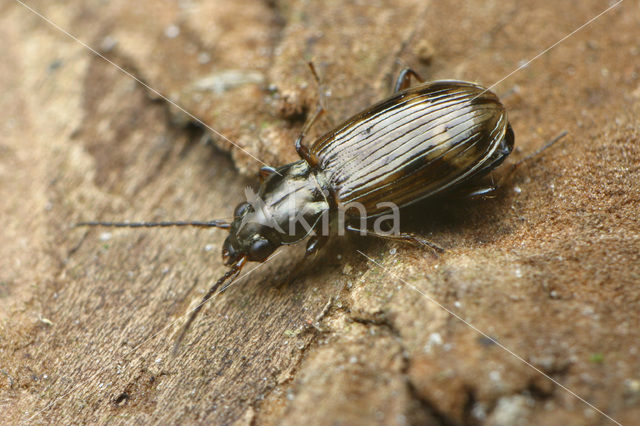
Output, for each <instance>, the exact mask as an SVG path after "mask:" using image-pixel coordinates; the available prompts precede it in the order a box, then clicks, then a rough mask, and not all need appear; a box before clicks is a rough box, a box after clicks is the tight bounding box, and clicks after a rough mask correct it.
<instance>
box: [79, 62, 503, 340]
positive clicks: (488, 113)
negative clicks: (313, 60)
mask: <svg viewBox="0 0 640 426" xmlns="http://www.w3.org/2000/svg"><path fill="white" fill-rule="evenodd" d="M310 66H311V70H312V72H313V74H314V77H315V78H316V80H318V78H317V74H316V73H315V70H314V69H313V66H312V65H310ZM412 77H413V78H416V79H417V80H418V81H419V82H420V84H417V85H415V86H412V87H411V78H412ZM323 113H324V108H323V107H322V102H319V103H318V108H317V110H316V111H315V113H314V114H313V116H312V118H311V119H310V120H308V121H307V123H306V124H305V126H304V127H303V129H302V131H301V133H300V136H299V137H298V138H297V140H296V142H295V148H296V151H297V153H298V154H299V156H300V160H298V161H295V162H293V163H290V164H285V165H283V166H280V167H277V168H272V167H263V168H262V169H260V180H261V183H260V187H259V191H258V194H257V197H256V199H255V200H260V202H261V204H260V205H258V204H257V203H255V202H251V200H249V201H247V202H243V203H241V204H240V205H238V206H237V207H236V209H235V212H234V218H233V220H232V221H231V222H225V221H221V220H213V221H205V222H197V221H185V222H138V223H130V222H81V223H78V224H77V226H106V227H164V226H195V227H216V228H221V229H227V230H228V231H229V235H228V236H227V238H226V240H225V241H224V244H223V248H222V256H223V261H224V263H225V265H227V266H229V269H228V271H227V272H226V273H225V274H224V275H223V276H222V277H221V278H220V279H219V280H218V281H217V282H216V283H215V284H213V285H212V286H211V288H210V289H209V291H208V292H207V293H206V295H205V296H204V298H203V300H202V303H200V304H199V305H198V307H197V308H196V309H194V310H193V311H192V312H191V316H190V317H189V319H188V320H187V322H186V324H185V326H184V328H183V329H182V333H181V334H180V335H179V337H178V339H177V342H176V347H177V346H178V345H179V343H180V341H181V340H182V338H183V337H184V335H185V334H186V331H187V330H188V328H189V326H190V325H191V323H192V322H193V320H194V319H195V317H196V316H197V314H198V312H199V311H200V309H201V307H202V306H203V305H204V303H205V302H206V301H207V300H209V298H210V297H211V296H212V295H213V294H214V293H215V292H216V291H217V290H218V289H220V292H222V291H224V290H225V289H226V288H227V287H228V286H229V284H226V285H224V284H225V283H230V282H231V281H233V279H234V278H235V277H237V276H238V274H239V273H240V271H241V269H242V267H243V266H244V265H245V264H246V262H248V261H254V262H264V261H265V260H266V259H267V258H268V257H269V256H270V255H271V254H272V253H273V252H274V251H275V250H276V249H277V248H278V247H280V246H282V245H289V244H294V243H297V242H299V241H301V240H304V239H307V241H308V242H307V247H306V254H307V255H309V254H312V253H314V252H316V251H317V250H318V249H320V248H321V247H322V246H323V245H324V244H325V243H326V241H327V239H328V237H329V235H327V233H326V232H322V230H321V229H320V222H321V219H322V218H327V217H328V218H329V222H330V223H331V224H335V221H336V218H337V217H338V216H339V215H340V214H342V215H343V217H345V218H346V221H347V223H348V224H347V226H346V230H347V231H350V232H359V233H363V234H370V235H374V236H380V237H384V238H395V239H401V240H404V241H409V242H414V243H420V244H424V245H427V246H429V247H431V248H432V249H433V250H435V251H438V252H440V251H443V249H442V248H440V247H439V246H437V245H436V244H434V243H432V242H430V241H427V240H424V239H422V238H420V237H418V236H415V235H412V234H406V233H399V234H395V235H389V234H382V233H380V232H375V231H370V230H367V229H363V228H358V227H355V226H354V225H353V221H355V220H361V223H363V222H362V220H363V219H370V218H375V217H378V216H380V215H382V214H385V213H386V212H388V211H389V205H394V206H397V207H398V208H403V207H406V206H408V205H410V204H413V203H416V202H418V201H421V200H425V199H428V198H431V197H433V196H435V195H437V194H441V193H443V192H445V191H451V190H453V189H457V188H461V187H464V186H465V185H466V184H468V183H469V182H471V181H473V180H476V179H478V178H480V177H482V176H484V175H486V174H487V173H489V172H490V171H492V170H493V169H495V168H496V167H497V166H499V165H500V164H501V163H502V162H503V161H504V160H505V158H506V157H507V156H508V155H509V154H510V153H511V152H512V150H513V147H514V141H515V137H514V133H513V130H512V128H511V125H510V123H509V120H508V117H507V112H506V110H505V108H504V106H503V105H502V104H501V102H500V100H499V99H498V97H497V96H496V95H495V94H494V93H493V92H491V91H489V90H488V89H486V88H484V87H482V86H480V85H478V84H475V83H471V82H466V81H456V80H441V81H433V82H424V81H423V80H422V79H421V78H420V77H419V76H418V74H417V73H416V72H415V71H413V70H411V69H409V68H407V69H404V70H403V71H402V72H401V73H400V74H399V76H398V78H397V80H396V84H395V87H394V91H393V93H392V94H391V96H389V97H388V98H386V99H384V100H382V101H380V102H378V103H376V104H374V105H373V106H371V107H369V108H367V109H365V110H364V111H362V112H360V113H359V114H356V115H354V116H353V117H351V118H349V119H347V120H346V121H344V122H343V123H342V124H340V125H339V126H337V127H336V128H334V129H333V130H331V131H329V132H327V133H326V134H324V135H323V136H321V137H319V138H318V139H316V140H315V141H314V142H313V143H311V144H310V145H308V146H307V145H306V144H305V143H304V138H305V136H306V133H307V132H308V130H309V128H310V127H311V126H312V125H313V123H314V122H316V120H317V119H318V118H319V117H320V116H321V115H322V114H323ZM490 189H492V188H489V189H488V190H490ZM493 189H495V188H493ZM488 190H487V191H488ZM487 191H484V190H483V191H481V192H480V193H485V192H487ZM477 193H478V192H477V191H476V194H477ZM255 200H254V201H255ZM354 203H359V205H361V206H363V207H364V213H363V212H362V210H359V209H351V208H350V205H352V204H354ZM298 219H303V220H298ZM292 223H293V226H290V225H291V224H292ZM305 223H307V224H308V223H311V224H312V226H311V229H309V226H303V225H304V224H305ZM288 225H289V226H288ZM284 228H288V232H285V231H284ZM332 232H333V231H332Z"/></svg>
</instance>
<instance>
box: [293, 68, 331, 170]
mask: <svg viewBox="0 0 640 426" xmlns="http://www.w3.org/2000/svg"><path fill="white" fill-rule="evenodd" d="M308 65H309V69H310V70H311V74H312V75H313V79H314V80H315V81H316V85H317V86H318V106H317V107H316V111H315V112H314V113H313V116H311V118H310V119H309V120H307V122H306V123H305V125H304V127H303V128H302V132H301V133H300V136H298V139H296V144H295V146H296V151H297V152H298V155H299V156H300V158H302V159H303V160H305V161H306V162H307V163H309V165H310V166H311V167H313V168H316V167H317V166H318V163H319V160H318V157H316V156H315V155H313V154H311V152H309V148H308V147H307V146H306V145H304V144H303V143H302V140H303V139H304V137H305V136H306V134H307V132H308V131H309V129H311V126H313V125H314V124H315V122H316V121H318V119H319V118H320V117H321V116H322V115H323V114H324V113H325V107H324V103H325V102H324V92H323V91H322V83H321V82H320V77H318V73H317V72H316V68H315V66H313V62H309V63H308Z"/></svg>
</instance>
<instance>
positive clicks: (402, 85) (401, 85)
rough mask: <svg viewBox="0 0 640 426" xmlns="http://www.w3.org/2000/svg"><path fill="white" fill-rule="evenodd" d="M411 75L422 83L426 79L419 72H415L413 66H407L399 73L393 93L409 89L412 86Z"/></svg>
mask: <svg viewBox="0 0 640 426" xmlns="http://www.w3.org/2000/svg"><path fill="white" fill-rule="evenodd" d="M411 77H413V78H415V79H416V80H418V81H419V82H420V83H424V79H423V78H422V77H420V75H418V73H417V72H415V71H414V70H412V69H411V68H405V69H403V70H402V71H400V74H398V78H397V79H396V84H395V86H393V93H396V92H399V91H401V90H404V89H408V88H409V87H410V86H411Z"/></svg>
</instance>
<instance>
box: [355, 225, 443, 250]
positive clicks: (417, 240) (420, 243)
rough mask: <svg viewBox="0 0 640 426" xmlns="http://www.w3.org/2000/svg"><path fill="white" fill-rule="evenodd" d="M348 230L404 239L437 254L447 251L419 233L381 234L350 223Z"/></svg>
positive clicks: (385, 237) (396, 239)
mask: <svg viewBox="0 0 640 426" xmlns="http://www.w3.org/2000/svg"><path fill="white" fill-rule="evenodd" d="M347 231H351V232H358V233H360V234H361V235H362V234H364V235H370V236H373V237H378V238H383V239H386V240H395V241H402V242H406V243H409V244H413V245H417V246H427V247H429V248H430V249H431V250H432V253H433V254H434V255H436V256H437V255H438V254H439V253H444V251H445V250H444V249H443V248H442V247H440V246H439V245H437V244H436V243H434V242H432V241H429V240H427V239H424V238H422V237H418V236H417V235H414V234H409V233H404V232H403V233H400V234H380V233H377V232H374V231H370V230H368V229H360V228H356V227H353V226H350V225H348V226H347Z"/></svg>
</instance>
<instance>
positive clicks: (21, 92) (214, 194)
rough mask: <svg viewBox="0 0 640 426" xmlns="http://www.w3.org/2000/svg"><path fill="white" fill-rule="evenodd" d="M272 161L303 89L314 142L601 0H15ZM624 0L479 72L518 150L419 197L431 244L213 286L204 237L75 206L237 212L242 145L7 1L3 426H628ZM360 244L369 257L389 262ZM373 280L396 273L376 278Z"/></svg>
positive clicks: (161, 213)
mask: <svg viewBox="0 0 640 426" xmlns="http://www.w3.org/2000/svg"><path fill="white" fill-rule="evenodd" d="M27 3H28V4H29V5H30V6H32V7H34V8H36V9H37V10H38V11H39V12H41V13H42V14H43V15H45V16H46V17H48V18H50V19H52V20H53V21H54V22H55V23H57V24H58V25H59V26H60V27H62V28H64V29H66V30H68V31H69V32H70V33H72V34H73V35H75V36H76V37H78V38H79V39H80V40H82V41H83V42H86V43H87V44H89V45H90V46H93V47H94V48H96V49H97V50H99V51H100V52H101V53H102V54H104V55H105V56H106V57H108V58H109V59H110V60H112V61H113V62H114V63H117V64H119V65H120V66H122V67H124V68H125V69H126V70H128V71H129V72H131V73H133V74H134V75H136V76H137V77H138V78H140V79H141V80H142V81H144V82H145V83H146V84H148V85H150V86H151V87H153V88H154V89H156V90H158V91H159V92H161V93H162V94H164V95H166V96H167V97H169V98H171V99H173V100H174V101H175V102H176V103H177V104H178V105H180V106H181V107H183V108H185V109H186V110H188V111H189V112H191V113H192V114H194V115H195V116H197V117H199V118H201V119H202V120H203V121H204V122H205V123H207V124H208V125H210V126H211V127H212V128H214V129H216V130H217V131H219V132H222V133H223V134H224V135H226V136H227V137H228V138H229V139H231V140H233V141H235V142H237V143H238V144H239V145H240V146H242V147H243V148H244V149H246V150H247V151H249V152H250V153H251V154H252V155H254V156H255V157H257V158H259V159H260V160H261V161H264V162H265V163H267V164H271V165H279V164H283V163H286V162H289V161H292V160H294V159H295V158H296V155H295V151H294V149H293V141H294V139H295V136H296V135H297V133H298V132H299V130H300V128H301V126H302V124H303V123H304V120H305V118H306V116H307V113H308V111H309V110H310V109H311V108H313V106H314V102H315V98H316V88H315V85H314V82H313V79H312V77H311V76H310V74H309V72H308V70H307V67H306V61H308V60H313V61H314V63H315V64H316V68H317V69H318V72H319V74H320V75H321V76H322V78H323V81H324V85H325V90H328V91H330V96H328V104H329V108H330V112H329V114H328V117H327V119H326V120H322V121H321V122H320V123H319V124H318V125H317V126H316V129H315V132H316V134H317V133H318V132H322V131H324V130H327V129H329V128H330V126H331V123H332V122H334V123H335V122H338V121H339V120H341V119H344V118H346V117H347V116H348V115H350V114H352V113H355V112H357V111H359V110H360V109H362V108H364V107H366V106H367V105H369V104H371V103H372V102H374V101H376V100H378V99H380V98H382V97H383V96H385V95H386V94H387V93H388V92H389V89H390V87H391V82H392V79H393V77H394V75H395V74H396V73H397V71H398V70H399V69H401V68H402V67H403V66H405V65H410V66H412V67H414V68H416V69H417V70H418V71H419V72H420V73H421V74H422V75H423V76H425V77H426V78H427V79H442V78H452V79H465V80H471V81H477V82H478V83H480V84H483V85H485V86H490V85H492V84H493V83H494V82H497V81H499V80H500V79H502V78H503V77H504V76H506V75H508V74H509V73H510V72H512V71H513V70H515V69H516V68H517V67H518V66H519V65H521V64H523V63H524V62H525V61H526V60H528V59H530V58H532V57H534V56H535V55H537V54H538V53H540V52H541V51H542V50H544V49H545V48H547V47H548V46H551V45H552V44H554V43H555V42H556V41H558V40H560V39H561V38H562V37H564V36H565V35H567V34H569V33H570V32H571V31H573V30H574V29H576V28H577V27H579V26H580V25H582V24H583V23H585V22H586V21H587V20H589V19H590V18H592V17H594V16H596V15H597V14H598V13H600V12H601V11H602V10H604V9H605V8H606V7H607V6H608V5H609V4H608V3H606V2H601V1H591V0H589V1H584V2H579V3H575V2H571V3H567V4H565V3H563V2H555V1H547V0H545V1H541V2H535V3H534V2H522V1H515V0H508V1H503V2H463V1H452V2H436V1H426V2H425V1H418V0H401V1H390V0H389V1H387V0H383V1H378V2H343V1H326V2H313V1H310V2H294V1H284V0H280V1H279V0H275V1H263V2H260V1H255V0H239V1H234V2H229V1H224V0H218V1H215V0H213V1H206V2H205V1H191V2H164V1H163V2H141V3H136V2H126V1H124V0H113V1H110V2H103V1H98V0H92V1H84V2H80V1H66V2H46V1H29V2H27ZM639 21H640V10H639V9H638V7H637V5H636V4H635V3H633V2H629V1H627V2H624V3H623V4H622V5H621V6H619V7H618V8H616V9H615V10H613V11H611V12H610V13H608V14H606V15H605V16H603V17H602V18H600V19H599V20H597V21H595V22H594V23H592V24H591V25H589V26H588V27H587V28H585V29H584V30H582V31H580V32H578V33H577V34H575V35H573V36H572V37H570V38H569V39H567V40H566V41H565V42H563V43H562V44H560V45H559V46H557V47H556V48H555V49H553V50H552V51H550V52H549V53H548V54H545V55H544V56H542V57H541V58H540V59H538V60H536V61H535V62H533V63H532V64H530V65H528V66H527V67H525V68H524V69H522V70H521V71H519V72H518V73H516V74H514V75H513V76H511V77H510V78H508V79H506V80H504V81H503V82H501V83H500V84H499V85H497V86H496V87H494V88H493V89H492V90H494V91H495V92H496V93H497V94H498V95H499V96H500V98H501V99H502V100H503V101H504V104H505V106H506V108H507V110H508V113H509V117H510V120H511V123H512V125H513V128H514V131H515V135H516V147H517V149H516V151H515V152H514V153H513V154H512V156H511V157H510V159H509V160H508V162H514V161H517V160H518V159H520V158H522V157H523V156H525V155H526V154H527V153H530V152H532V151H534V150H535V149H536V148H538V147H540V146H541V145H542V144H543V143H544V141H546V140H548V139H550V138H551V137H553V136H554V135H556V134H557V133H559V132H560V131H561V130H564V129H566V130H567V131H568V132H569V135H568V136H567V137H566V138H565V139H564V140H563V142H562V143H561V144H560V145H559V146H557V147H554V148H553V149H551V150H549V151H548V152H547V153H545V154H544V155H543V156H541V157H539V158H538V159H537V160H536V161H533V162H531V163H528V164H527V165H525V166H523V167H521V168H520V169H519V170H518V171H517V172H516V173H515V174H514V175H513V176H512V177H511V178H510V179H509V181H508V183H507V184H506V186H505V188H504V190H503V191H502V192H501V193H500V194H499V196H498V197H496V198H493V199H489V200H480V201H473V202H461V201H451V202H446V203H440V204H438V205H436V206H433V205H432V206H428V205H419V206H416V207H413V208H411V209H410V210H409V211H407V212H406V213H405V214H404V216H403V229H404V230H407V231H412V232H418V233H420V234H421V235H424V236H426V237H428V238H431V239H432V240H433V241H435V242H436V243H438V244H440V245H442V246H444V247H445V248H446V250H447V251H446V253H444V254H443V255H441V256H440V257H438V258H434V257H433V256H432V254H431V253H430V252H429V251H426V250H423V249H419V248H414V247H407V246H401V245H396V244H395V243H383V242H377V241H369V240H358V239H350V240H346V239H345V240H338V241H334V242H333V243H332V244H331V245H330V246H329V247H328V248H327V249H326V250H324V253H322V254H320V255H318V256H317V257H316V258H314V259H313V260H312V261H311V262H307V263H304V264H301V261H302V249H303V247H296V248H290V249H288V250H284V251H281V252H280V254H279V255H278V256H276V257H275V258H274V259H273V260H272V261H270V262H268V263H267V264H265V265H262V266H259V265H254V264H250V265H249V266H248V267H247V268H246V269H245V271H246V272H249V271H251V270H252V268H254V267H256V266H259V267H258V268H257V269H256V270H255V271H252V272H251V273H250V275H248V276H247V277H245V278H243V279H242V280H241V281H240V282H239V283H237V284H236V285H234V286H233V287H231V288H230V290H229V291H228V292H227V293H225V294H224V295H222V296H220V297H217V298H216V299H215V300H213V301H212V302H211V303H210V304H208V305H207V306H206V308H205V309H204V310H203V313H202V315H201V316H200V317H199V319H198V320H197V321H196V322H195V323H194V326H193V328H192V330H191V332H190V333H189V335H188V336H187V338H186V341H185V345H184V347H183V349H182V351H181V352H180V353H179V354H178V355H177V356H176V357H173V356H172V355H171V348H172V343H173V340H174V338H175V335H176V333H177V332H178V330H179V329H180V326H181V325H182V324H183V323H184V320H185V319H184V315H185V314H186V313H187V312H188V311H189V310H190V309H191V308H193V307H195V306H196V304H197V303H198V302H199V300H200V298H201V297H202V295H203V293H204V292H205V291H206V289H207V288H208V286H209V285H210V284H211V283H212V282H213V281H214V280H215V279H216V278H217V277H219V276H220V275H221V274H222V273H223V272H224V267H223V265H222V262H221V259H220V245H221V242H222V241H223V239H224V237H225V235H224V232H223V231H217V230H211V231H202V230H170V229H167V230H117V231H109V232H107V231H106V230H89V231H88V230H86V229H75V228H73V227H72V224H73V223H74V222H76V221H79V220H91V219H101V220H120V219H127V220H132V221H133V220H156V219H163V220H169V219H217V218H228V217H229V216H231V214H232V211H233V207H234V206H235V205H236V204H237V203H239V202H240V201H243V193H244V188H245V187H246V186H247V185H252V184H255V178H256V171H257V170H258V168H259V167H260V165H261V164H260V163H258V162H257V161H255V160H254V159H253V158H251V156H249V155H247V154H245V153H244V152H243V151H241V150H239V149H236V148H233V147H232V146H231V145H230V144H229V143H228V142H226V141H225V140H223V139H222V138H221V137H219V136H218V135H215V134H213V133H212V132H210V131H209V130H206V129H203V128H202V127H201V126H198V125H194V123H193V119H191V118H189V117H188V116H186V115H185V114H184V113H182V112H180V111H179V109H177V108H176V107H175V106H172V105H170V104H169V103H168V102H167V101H165V100H163V99H162V98H160V97H159V96H158V95H157V94H154V93H151V92H149V91H148V90H146V89H145V88H144V87H143V86H142V85H140V84H139V83H136V82H135V81H133V80H132V79H131V78H129V77H128V76H126V75H124V74H123V73H122V72H120V71H118V70H117V69H116V68H115V67H114V66H112V65H111V64H109V63H107V62H105V61H104V60H102V59H100V58H98V57H97V56H96V55H94V54H92V53H91V52H89V51H87V49H85V48H84V47H83V46H81V45H80V44H78V43H76V42H74V41H73V40H71V39H70V38H69V37H67V36H66V35H65V34H63V33H61V32H60V31H58V30H56V29H55V28H52V27H51V26H49V25H48V24H47V23H46V22H45V21H43V20H42V19H41V18H39V17H37V16H35V15H34V14H33V13H31V12H30V11H28V10H27V9H25V8H24V7H23V6H21V5H20V4H18V3H15V2H13V1H7V2H4V3H2V5H1V6H0V93H1V94H2V95H1V96H0V110H1V111H2V112H3V119H2V120H0V135H1V136H0V200H2V201H1V202H0V221H1V223H2V226H0V242H1V244H0V411H2V412H3V419H4V421H7V422H11V423H38V424H39V423H69V422H73V423H107V422H113V423H134V422H135V423H145V424H146V423H178V422H189V423H205V422H206V423H224V424H232V423H237V424H275V423H281V424H301V423H303V424H309V425H311V424H327V423H332V424H359V423H362V424H364V423H367V424H370V423H379V424H383V423H384V424H425V423H433V424H478V423H480V424H491V425H509V424H516V423H517V422H518V421H519V422H521V423H522V424H562V425H563V424H608V422H609V420H607V418H605V417H604V416H602V415H601V414H599V413H597V412H596V411H594V410H592V409H591V408H589V406H587V405H586V404H585V403H584V402H582V401H580V400H578V399H577V398H575V397H574V396H572V395H571V394H569V393H568V392H566V391H565V390H563V389H561V388H559V387H558V386H556V385H554V384H553V383H551V382H550V381H549V380H547V379H546V378H544V377H543V376H542V375H541V374H540V373H538V372H536V371H535V370H534V369H532V368H531V367H530V366H528V365H526V364H525V363H523V362H522V361H520V360H518V359H516V358H514V357H513V356H512V355H511V354H509V353H508V352H506V351H505V350H503V349H501V348H500V347H499V346H498V345H496V344H495V343H493V342H492V341H491V340H490V339H487V338H486V337H483V336H482V335H480V334H478V333H477V332H476V331H474V330H473V329H472V328H470V327H469V326H468V325H465V324H464V323H462V322H461V321H460V320H459V319H456V318H455V317H453V316H451V315H450V314H449V313H447V312H446V311H445V310H443V309H442V308H441V307H439V306H437V305H435V304H433V303H432V302H431V301H430V300H435V301H437V302H438V303H441V304H442V305H444V306H445V307H446V308H447V309H449V310H452V311H454V312H456V313H457V314H458V315H459V316H460V317H461V318H463V319H464V320H465V321H468V322H469V323H470V324H473V326H475V327H477V328H478V329H480V330H482V331H484V332H486V333H487V334H488V335H490V336H492V337H493V338H495V339H497V340H498V341H499V342H500V343H502V344H503V345H505V346H506V347H508V348H509V349H510V350H512V351H513V352H514V353H516V354H518V355H519V356H521V357H522V358H523V359H525V360H526V361H527V362H529V363H531V365H533V366H534V367H536V368H537V369H540V370H542V371H544V372H545V374H548V375H549V376H551V377H552V378H553V379H554V380H557V381H558V382H560V383H562V384H563V385H564V386H566V387H567V388H569V389H571V390H572V391H574V392H575V393H577V394H579V395H580V396H581V397H583V398H584V399H585V400H587V401H588V402H589V403H591V404H593V405H595V406H596V407H598V408H599V409H601V410H603V411H604V412H606V413H607V414H608V415H610V416H611V417H613V418H615V419H616V420H618V421H620V422H621V423H623V424H632V423H633V422H634V421H637V419H638V418H640V406H639V404H640V370H639V369H638V366H639V365H640V346H639V344H638V342H640V329H639V328H638V324H640V318H639V317H640V287H639V285H638V284H639V281H640V255H639V253H640V225H639V221H638V211H639V208H640V189H639V186H638V182H639V181H640V173H639V170H640V168H639V164H640V145H639V144H640V137H639V129H640V127H639V126H640V119H639V118H638V117H640V115H639V113H640V107H639V102H640V78H639V75H640V74H639V73H640V66H639V64H640V46H639V45H638V43H637V40H638V39H640V26H639V25H638V22H639ZM358 250H359V251H361V252H362V253H364V254H366V255H367V256H370V257H371V258H372V259H374V260H375V261H376V262H379V263H380V264H381V265H382V266H383V268H384V269H381V268H379V267H377V266H375V265H374V264H372V263H371V262H369V261H368V260H367V259H366V258H365V257H363V255H362V254H360V253H359V252H358ZM389 272H390V273H389Z"/></svg>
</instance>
